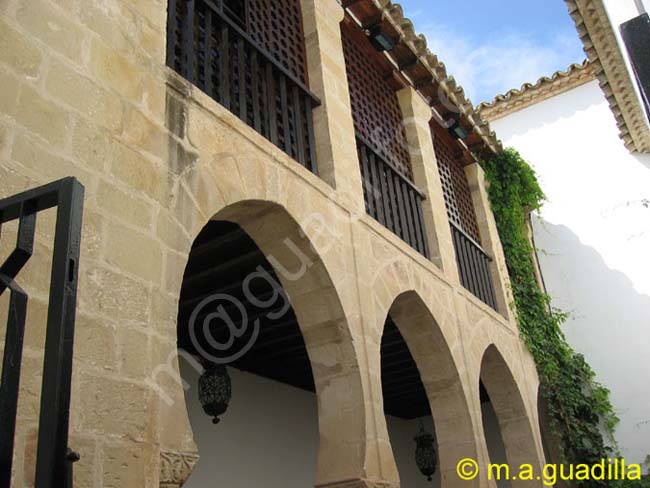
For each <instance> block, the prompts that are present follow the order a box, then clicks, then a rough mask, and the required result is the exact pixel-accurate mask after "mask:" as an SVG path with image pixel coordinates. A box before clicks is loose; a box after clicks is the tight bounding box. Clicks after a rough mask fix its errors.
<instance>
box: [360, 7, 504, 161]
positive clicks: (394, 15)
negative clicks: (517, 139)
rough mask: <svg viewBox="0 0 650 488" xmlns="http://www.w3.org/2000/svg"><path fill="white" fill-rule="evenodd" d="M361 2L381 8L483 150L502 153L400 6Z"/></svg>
mask: <svg viewBox="0 0 650 488" xmlns="http://www.w3.org/2000/svg"><path fill="white" fill-rule="evenodd" d="M360 1H367V2H371V3H373V4H374V5H375V6H376V7H378V8H379V9H381V11H382V16H383V17H384V18H385V19H387V20H388V21H390V22H391V24H392V25H393V26H394V27H395V29H396V30H397V31H398V32H400V42H402V43H404V44H405V45H407V46H408V47H409V48H410V49H411V51H412V52H413V53H414V54H415V56H417V58H418V59H419V60H420V62H421V63H422V64H423V65H424V66H426V67H427V69H428V70H429V72H430V73H431V75H432V77H433V80H434V81H435V82H436V83H438V84H439V86H440V87H441V89H442V91H443V93H444V95H445V96H446V97H447V99H448V100H449V101H450V102H451V103H452V104H454V105H455V106H456V107H457V108H458V111H459V113H460V114H461V115H463V116H465V117H466V119H467V120H468V121H469V122H470V123H471V125H472V129H473V131H474V132H475V133H476V134H478V135H479V136H480V138H481V140H482V141H483V144H484V146H485V148H486V149H488V150H489V151H490V152H492V153H495V154H496V153H499V152H501V151H503V145H502V144H501V141H500V140H499V139H498V138H497V136H496V134H495V133H494V131H492V129H491V128H490V124H489V123H488V121H487V120H485V119H484V118H483V117H482V116H481V115H480V113H479V112H478V111H477V110H476V109H475V107H474V105H473V104H472V102H471V101H470V100H469V99H468V98H467V96H466V95H465V91H464V90H463V88H462V87H461V86H459V85H458V83H457V82H456V80H455V79H454V77H453V76H450V75H449V74H448V73H447V69H446V67H445V65H444V63H443V62H442V61H440V60H439V59H438V57H437V56H436V55H435V54H433V53H432V52H431V51H430V50H429V49H428V47H427V40H426V38H425V37H424V35H422V34H417V33H416V32H415V28H414V26H413V23H412V22H411V20H409V19H408V18H406V17H405V16H404V12H403V9H402V7H401V5H399V4H398V3H394V2H392V1H390V0H360Z"/></svg>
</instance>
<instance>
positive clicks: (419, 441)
mask: <svg viewBox="0 0 650 488" xmlns="http://www.w3.org/2000/svg"><path fill="white" fill-rule="evenodd" d="M415 444H416V448H415V462H416V463H417V465H418V468H420V472H421V473H422V474H423V475H424V476H426V477H427V481H431V480H432V479H433V478H432V477H433V475H434V473H435V472H436V465H437V464H438V455H437V454H436V445H435V441H434V439H433V435H431V434H429V433H428V432H427V431H426V430H424V426H421V427H420V432H418V435H416V436H415Z"/></svg>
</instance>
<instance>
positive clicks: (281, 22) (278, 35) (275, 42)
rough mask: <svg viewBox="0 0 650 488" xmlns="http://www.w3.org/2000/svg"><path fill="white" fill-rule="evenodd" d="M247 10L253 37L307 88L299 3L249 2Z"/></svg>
mask: <svg viewBox="0 0 650 488" xmlns="http://www.w3.org/2000/svg"><path fill="white" fill-rule="evenodd" d="M246 9H247V13H246V17H247V19H246V23H247V31H248V33H249V34H250V36H251V37H252V38H253V39H255V41H257V43H258V44H259V45H260V46H261V47H263V48H264V49H265V50H267V51H268V52H270V53H271V54H272V55H273V56H274V57H275V58H276V59H277V60H278V61H279V62H280V63H281V64H282V65H283V66H284V67H285V68H286V69H288V70H289V71H290V72H291V73H292V74H293V75H294V76H295V77H296V78H298V79H299V80H300V81H302V82H303V83H304V84H305V85H307V61H306V55H305V34H304V30H303V26H302V13H301V10H300V0H248V1H247V2H246Z"/></svg>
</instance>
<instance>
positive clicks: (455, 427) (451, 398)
mask: <svg viewBox="0 0 650 488" xmlns="http://www.w3.org/2000/svg"><path fill="white" fill-rule="evenodd" d="M388 315H389V316H390V317H391V319H392V320H393V321H394V323H395V325H396V326H397V328H398V330H399V332H400V334H401V335H402V337H403V338H404V341H405V343H406V345H407V347H408V349H409V351H410V353H411V355H412V357H413V360H414V361H415V364H416V366H417V368H418V371H419V373H420V378H421V380H422V384H423V386H424V390H425V393H426V397H427V398H428V401H429V407H430V410H431V415H432V417H433V423H434V426H435V432H436V438H437V445H438V458H439V466H438V469H439V471H440V479H441V486H442V487H443V488H444V487H449V486H456V485H457V484H458V483H460V482H462V483H463V486H479V483H480V479H479V478H480V477H478V478H477V479H476V480H473V481H462V480H460V479H459V478H458V475H457V472H456V466H457V463H458V461H459V460H461V459H463V458H472V459H479V455H478V449H477V447H478V446H477V443H476V439H477V437H476V432H475V429H474V422H473V421H472V416H471V414H470V406H469V402H468V399H467V396H466V392H465V391H464V388H463V384H462V380H461V375H460V368H459V365H458V363H457V361H456V359H455V358H454V356H453V354H452V352H451V348H450V344H449V342H448V339H447V338H446V337H445V335H444V334H443V331H442V330H441V328H440V326H439V324H438V322H437V321H436V319H435V318H434V316H433V314H432V313H431V311H430V310H429V308H428V307H427V305H426V304H425V302H424V301H423V299H422V298H421V297H420V296H419V294H418V293H416V292H415V291H408V292H404V293H401V294H400V295H399V296H398V297H397V298H396V299H395V301H394V302H393V304H392V305H391V307H390V309H389V311H388Z"/></svg>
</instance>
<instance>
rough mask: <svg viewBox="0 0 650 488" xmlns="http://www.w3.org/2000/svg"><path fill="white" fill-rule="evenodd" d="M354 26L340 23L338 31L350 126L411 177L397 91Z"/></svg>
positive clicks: (369, 46) (368, 44) (400, 170)
mask: <svg viewBox="0 0 650 488" xmlns="http://www.w3.org/2000/svg"><path fill="white" fill-rule="evenodd" d="M354 28H355V27H352V26H346V25H344V26H343V27H342V30H341V34H342V38H343V53H344V56H345V67H346V71H347V76H348V83H349V87H350V103H351V105H352V117H353V119H354V128H355V130H356V132H357V134H358V136H360V137H361V138H363V139H364V140H365V142H367V143H369V144H370V145H371V146H372V148H373V149H374V150H375V151H376V152H377V153H378V154H379V155H380V156H381V157H382V158H384V159H385V160H387V161H388V162H389V163H391V164H392V165H393V166H394V167H395V168H396V169H397V170H398V171H399V172H400V173H401V174H403V175H404V176H406V177H407V178H408V179H410V180H412V179H413V178H412V172H411V161H410V157H409V153H408V144H407V141H406V134H405V132H404V126H403V125H402V111H401V109H400V107H399V103H398V101H397V94H396V93H395V90H394V89H393V88H392V87H391V85H390V84H389V83H388V81H387V80H386V79H385V77H384V75H383V74H382V73H381V71H380V69H379V68H378V66H377V64H376V63H375V62H373V55H372V54H373V53H372V51H373V50H374V48H373V47H372V46H371V45H370V41H368V39H367V38H366V37H365V36H363V35H361V36H357V35H354V31H353V29H354ZM375 56H376V54H375Z"/></svg>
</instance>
